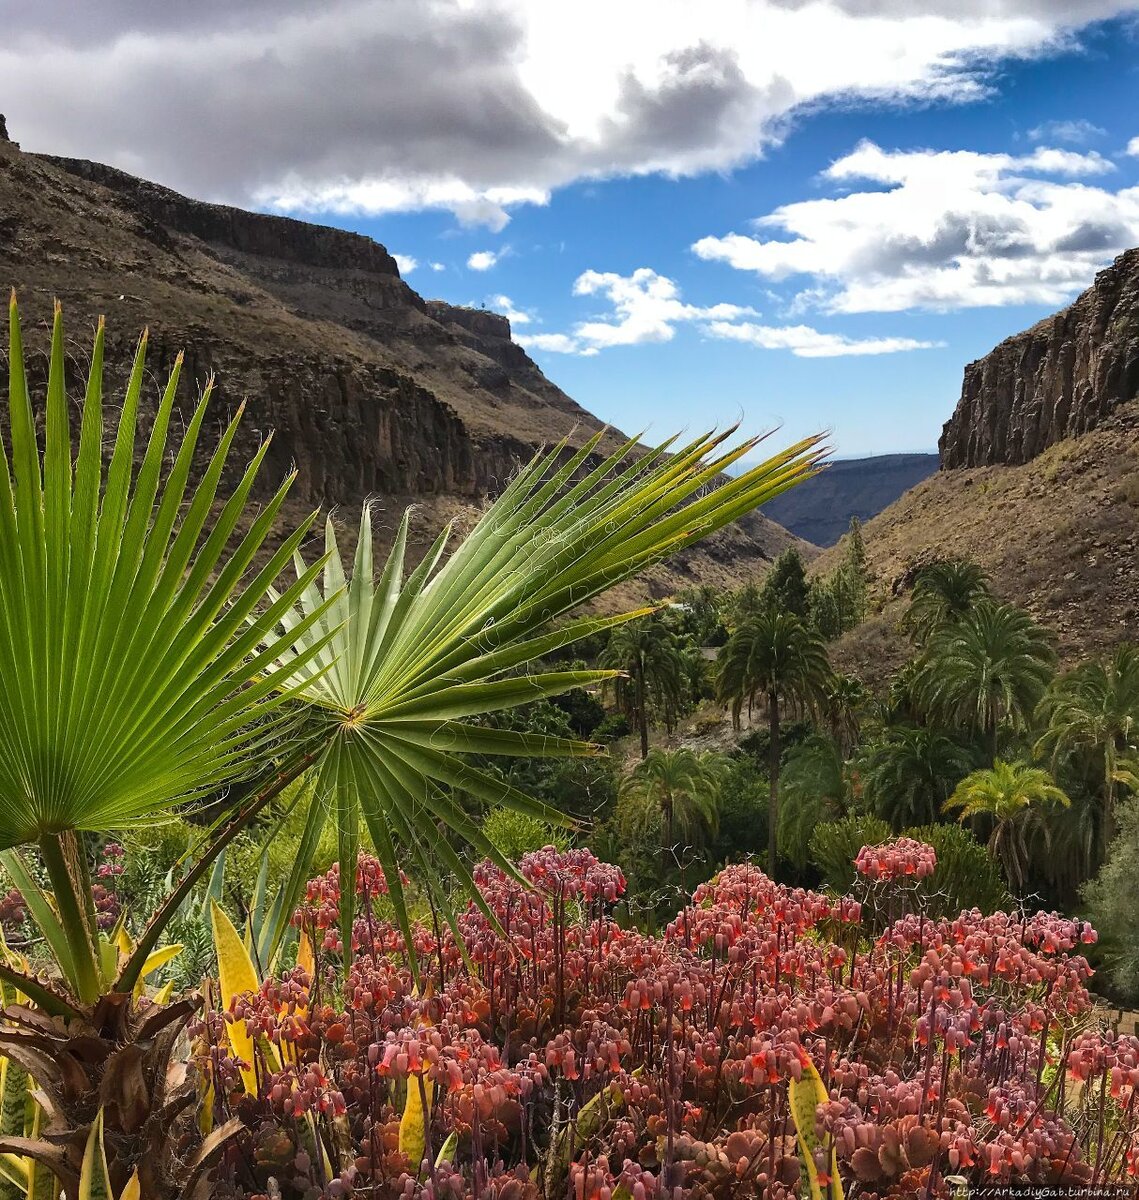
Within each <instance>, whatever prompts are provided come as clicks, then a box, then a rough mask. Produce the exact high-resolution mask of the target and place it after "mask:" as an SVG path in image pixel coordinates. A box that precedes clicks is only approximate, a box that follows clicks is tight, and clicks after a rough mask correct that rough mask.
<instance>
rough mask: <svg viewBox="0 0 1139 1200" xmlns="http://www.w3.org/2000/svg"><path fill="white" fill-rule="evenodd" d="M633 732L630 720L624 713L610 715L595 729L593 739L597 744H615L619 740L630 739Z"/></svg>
mask: <svg viewBox="0 0 1139 1200" xmlns="http://www.w3.org/2000/svg"><path fill="white" fill-rule="evenodd" d="M631 731H632V726H631V725H630V724H629V718H628V717H627V716H625V714H624V713H610V714H609V715H608V716H607V717H605V718H604V719H603V720H602V721H600V722H599V723H598V724H597V725H596V726H595V727H594V730H593V734H592V738H593V740H594V741H595V742H615V741H616V740H617V739H618V738H623V737H628V736H629V733H630V732H631Z"/></svg>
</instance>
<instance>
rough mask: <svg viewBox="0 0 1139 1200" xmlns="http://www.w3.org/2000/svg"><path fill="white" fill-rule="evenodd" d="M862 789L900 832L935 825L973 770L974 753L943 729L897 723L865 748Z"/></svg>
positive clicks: (896, 831)
mask: <svg viewBox="0 0 1139 1200" xmlns="http://www.w3.org/2000/svg"><path fill="white" fill-rule="evenodd" d="M859 768H860V774H859V778H860V780H861V783H862V794H863V796H864V797H865V798H866V800H867V801H868V802H869V803H870V804H871V805H872V806H873V808H874V810H875V811H876V812H877V813H878V815H879V816H880V817H882V818H884V819H885V820H887V821H889V822H890V824H891V826H892V827H893V829H894V832H895V833H900V832H901V831H902V830H903V829H907V828H909V827H910V826H911V825H927V824H933V823H934V822H935V821H936V820H937V819H938V816H939V814H940V813H941V810H942V806H943V805H944V804H945V802H946V800H947V799H948V798H949V796H950V795H951V794H952V792H953V789H954V788H955V787H956V786H957V784H958V783H959V782H960V781H961V780H962V779H963V778H964V777H965V776H966V775H968V774H969V772H970V770H972V768H973V762H972V761H971V757H970V755H969V752H968V751H967V750H966V749H965V748H964V747H962V746H961V745H960V744H959V743H958V742H956V741H954V740H953V738H951V737H949V736H948V735H947V734H945V733H943V732H942V731H940V730H937V729H932V728H929V727H926V726H906V725H902V726H896V727H894V728H891V729H887V730H885V731H884V732H883V733H882V735H881V736H880V737H878V738H877V739H875V740H874V741H873V742H870V743H869V744H867V745H866V746H864V747H863V752H862V754H861V756H860V760H859Z"/></svg>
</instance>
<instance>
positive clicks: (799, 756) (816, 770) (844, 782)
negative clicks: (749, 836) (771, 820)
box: [778, 733, 851, 870]
mask: <svg viewBox="0 0 1139 1200" xmlns="http://www.w3.org/2000/svg"><path fill="white" fill-rule="evenodd" d="M782 790H783V795H782V797H781V802H780V805H779V831H778V837H779V852H780V853H781V854H782V855H783V857H784V858H786V859H788V860H789V861H790V862H792V863H794V864H795V866H796V867H798V868H799V869H800V870H802V868H803V867H805V866H806V865H807V862H808V861H809V846H810V841H811V835H812V833H814V831H815V829H816V827H817V826H819V825H820V824H822V823H823V822H825V821H837V820H838V819H839V818H840V817H844V816H846V811H847V808H848V806H849V804H850V798H851V780H850V774H849V771H848V769H847V764H846V762H845V760H844V759H843V755H842V749H841V747H840V746H839V745H838V743H837V742H835V740H834V739H833V738H830V737H827V736H826V735H825V734H821V733H816V734H812V735H811V736H810V737H809V738H807V740H806V741H805V742H801V743H800V744H799V745H798V746H796V747H795V748H794V749H793V750H791V751H790V752H789V753H788V755H787V757H786V759H785V760H784V763H783V771H782Z"/></svg>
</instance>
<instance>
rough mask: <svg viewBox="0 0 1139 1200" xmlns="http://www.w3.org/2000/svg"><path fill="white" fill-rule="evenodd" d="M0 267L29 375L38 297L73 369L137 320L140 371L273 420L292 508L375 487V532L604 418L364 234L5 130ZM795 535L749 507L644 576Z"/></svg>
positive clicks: (750, 566)
mask: <svg viewBox="0 0 1139 1200" xmlns="http://www.w3.org/2000/svg"><path fill="white" fill-rule="evenodd" d="M0 285H4V286H7V285H11V286H14V287H16V289H17V291H18V292H19V294H20V298H21V308H22V311H23V314H24V317H25V321H26V322H28V324H29V328H28V330H27V340H28V342H29V346H30V347H31V350H32V362H31V370H32V371H33V373H37V372H38V373H41V374H42V371H43V369H44V365H45V363H44V358H43V355H42V350H43V348H44V346H45V343H46V335H47V322H48V319H49V317H50V312H51V301H52V298H53V297H58V298H59V299H60V300H61V301H62V303H63V305H64V312H65V318H66V321H67V326H68V330H69V334H70V337H71V338H72V339H74V343H75V345H76V350H77V353H75V354H74V355H73V356H72V357H73V360H74V369H75V375H76V381H77V382H78V377H79V375H80V374H81V373H82V370H83V357H84V354H83V351H82V346H81V343H83V342H87V341H88V339H89V336H90V333H89V331H90V330H91V328H92V326H93V323H94V321H95V319H96V317H97V316H98V315H99V314H105V315H106V317H107V329H108V364H109V373H110V376H111V384H112V385H113V386H114V385H121V383H122V381H123V379H124V376H125V372H126V368H127V364H128V363H129V359H130V356H131V353H132V351H133V348H134V341H135V338H136V337H137V334H138V331H139V330H140V329H141V328H142V327H143V326H144V325H149V327H150V354H149V358H148V364H149V366H150V368H151V369H152V371H153V373H154V376H155V383H156V382H157V378H158V377H160V376H162V375H163V374H164V373H165V371H166V370H167V369H168V368H169V365H170V363H171V362H172V361H173V358H174V355H175V354H176V353H177V351H178V350H179V349H184V350H185V353H186V366H185V370H184V375H183V379H184V381H185V382H184V383H183V387H182V401H183V403H184V404H188V402H189V401H191V400H192V399H193V398H194V396H195V395H196V394H197V392H198V391H199V390H200V389H201V387H202V386H203V385H204V382H205V380H206V379H207V378H208V377H209V376H211V375H213V376H216V380H217V385H216V390H215V397H216V398H215V402H214V410H213V411H214V413H215V414H216V421H217V422H218V423H219V424H220V422H221V421H222V420H223V419H224V418H225V417H226V415H227V414H228V413H230V412H232V411H233V409H235V408H236V406H237V404H238V403H239V402H242V401H244V402H245V403H246V407H247V415H246V417H245V420H244V421H243V425H242V432H241V435H240V437H241V438H242V439H243V443H242V444H239V446H238V450H239V451H240V452H243V453H244V454H248V453H249V452H251V450H252V448H253V447H254V445H256V444H257V443H258V442H259V441H260V440H261V439H262V438H263V437H264V435H265V434H266V433H267V432H268V431H269V430H273V431H274V441H273V446H272V449H271V452H270V457H269V459H268V461H267V468H268V469H267V470H266V471H265V472H264V473H263V479H264V482H265V484H266V486H268V485H270V484H274V485H275V483H276V481H277V480H279V478H280V477H281V475H282V474H283V473H284V472H285V471H286V470H287V469H288V468H289V466H290V465H292V464H295V465H296V467H297V469H298V472H299V475H298V480H297V483H296V485H295V487H294V489H293V492H292V493H291V504H292V505H293V506H294V509H295V508H296V507H298V506H302V505H303V506H306V507H309V508H311V507H313V506H316V505H322V506H327V507H335V506H337V505H343V506H353V507H354V506H356V505H358V504H359V503H360V502H361V501H362V500H364V499H365V498H366V497H378V499H379V501H380V510H381V511H380V512H379V513H378V518H377V519H378V522H379V526H380V528H381V530H382V529H383V528H384V527H385V525H386V526H389V527H390V526H391V525H392V524H393V523H394V521H395V519H396V514H397V513H398V512H399V511H401V510H402V508H403V507H404V506H405V505H406V504H407V503H409V502H414V503H416V504H418V505H419V507H420V532H419V536H418V538H417V540H418V541H422V540H425V539H426V538H427V537H428V536H430V535H431V534H432V532H433V531H434V530H435V529H436V528H437V526H438V523H439V522H440V521H441V520H442V519H444V518H450V517H456V516H458V517H459V519H460V521H462V520H465V519H468V518H469V517H470V516H471V515H473V513H474V512H475V511H476V510H477V508H478V506H480V505H481V504H482V502H483V500H484V498H485V497H486V496H488V495H493V494H494V493H495V492H496V491H497V490H498V489H499V488H500V487H501V485H502V483H503V481H504V480H505V479H506V478H507V477H508V476H509V475H510V473H511V472H512V471H513V470H514V469H515V466H516V465H517V463H518V461H519V460H520V459H525V458H528V457H529V456H530V455H531V454H532V453H533V452H534V450H535V448H536V447H538V446H541V445H545V444H548V443H550V442H552V441H555V440H559V439H561V438H564V437H570V439H571V442H576V443H580V441H581V440H582V439H584V438H586V437H588V436H590V435H591V434H592V433H594V432H595V431H596V430H598V429H599V428H600V427H601V426H600V423H599V422H598V421H597V419H596V418H595V417H594V416H592V414H590V413H589V412H587V411H586V410H585V409H584V408H582V407H581V406H580V405H578V404H577V403H575V402H574V401H573V400H572V399H571V398H570V397H569V396H567V395H566V394H565V393H564V392H563V391H561V389H560V388H558V387H557V386H556V385H554V384H553V383H551V382H550V381H549V380H548V379H546V377H545V376H544V375H543V374H542V372H541V371H540V369H539V368H538V366H537V365H536V364H535V363H534V362H533V361H532V360H531V359H530V358H529V356H528V355H527V354H526V352H525V351H524V350H523V349H522V348H521V347H520V346H518V345H517V344H516V343H515V342H513V341H512V340H511V336H510V324H509V322H508V321H507V320H506V319H505V318H504V317H501V316H498V315H497V314H494V313H487V312H483V311H475V310H470V309H462V308H456V307H454V306H452V305H448V304H443V303H441V302H427V301H425V300H424V299H423V298H422V297H420V296H419V295H418V294H417V293H416V292H415V291H414V290H413V289H412V288H411V287H409V286H408V284H407V283H406V282H405V281H404V280H403V279H401V278H400V274H399V270H398V268H397V266H396V263H395V261H394V259H393V258H392V257H391V255H390V254H388V252H387V250H386V249H385V248H384V247H383V246H381V245H379V244H378V243H376V242H374V241H372V240H371V239H370V238H366V237H362V236H360V235H358V234H354V233H349V232H346V231H344V230H339V229H331V228H324V227H320V226H314V225H309V224H306V223H304V222H301V221H294V220H290V219H287V218H283V217H275V216H268V215H265V214H259V213H247V212H242V211H240V210H237V209H233V208H226V207H223V206H219V205H212V204H205V203H202V202H199V201H195V200H191V199H188V198H187V197H185V196H181V195H178V194H177V193H175V192H172V191H170V190H169V189H166V188H162V187H158V186H156V185H154V184H150V183H147V182H146V181H144V180H140V179H136V178H134V177H133V176H130V175H127V174H124V173H123V172H121V171H118V170H115V169H113V168H110V167H105V166H101V165H99V164H96V163H89V162H83V161H77V160H69V159H58V158H48V157H41V156H36V155H33V154H29V153H24V152H21V151H20V150H19V148H18V147H17V145H16V144H15V143H14V142H11V141H7V140H0ZM150 390H151V391H152V392H153V393H155V394H156V393H157V387H156V386H155V387H152V388H151V389H150ZM216 430H217V426H215V428H214V429H213V431H212V435H213V436H216ZM615 437H616V435H615V434H614V435H613V438H615ZM208 440H209V439H207V442H208ZM607 444H612V439H611V441H610V443H607ZM241 457H242V454H241V453H239V454H238V455H235V461H238V460H239V459H240V458H241ZM792 540H793V539H792V538H791V537H790V535H789V534H787V533H786V532H785V531H784V530H782V529H781V528H780V527H779V526H777V525H775V524H774V523H772V522H770V521H768V520H767V519H766V518H764V517H763V516H760V515H756V516H753V517H751V518H748V519H746V520H745V521H743V522H741V523H740V524H739V525H738V526H737V527H735V528H734V529H733V530H731V531H726V532H725V534H723V535H721V536H720V539H719V540H718V541H716V542H714V543H713V544H711V545H709V546H708V547H707V548H704V549H700V548H698V549H697V550H695V551H693V552H691V553H690V555H689V557H687V558H686V559H685V560H683V561H681V562H680V563H678V564H676V565H675V567H674V568H672V569H671V572H670V573H669V574H667V575H658V576H657V577H656V578H655V580H653V581H652V588H653V590H655V591H658V592H659V591H662V590H667V589H668V588H669V587H671V586H672V583H673V582H675V581H677V580H679V579H684V578H687V577H693V578H694V577H701V578H704V577H707V579H708V581H709V582H713V583H715V582H719V583H721V584H728V583H731V582H734V581H735V580H738V579H739V578H742V577H745V576H747V575H749V574H751V573H753V572H754V571H756V570H757V569H762V567H763V565H764V563H765V562H767V561H768V560H769V559H770V558H771V557H773V556H774V555H775V554H777V553H778V552H779V551H780V550H781V549H782V548H783V547H784V546H786V545H787V544H789V543H790V542H791V541H792Z"/></svg>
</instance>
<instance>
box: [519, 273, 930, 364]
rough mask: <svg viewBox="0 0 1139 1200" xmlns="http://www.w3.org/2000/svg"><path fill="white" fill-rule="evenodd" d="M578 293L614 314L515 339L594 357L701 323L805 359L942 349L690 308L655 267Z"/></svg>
mask: <svg viewBox="0 0 1139 1200" xmlns="http://www.w3.org/2000/svg"><path fill="white" fill-rule="evenodd" d="M573 291H574V295H576V296H602V297H604V298H605V299H606V300H608V301H609V305H610V311H609V312H607V313H605V314H602V315H601V316H599V317H598V318H596V319H594V320H589V321H580V322H578V324H576V325H575V326H574V327H573V330H572V332H570V333H538V334H527V335H523V336H521V337H518V338H516V339H515V340H516V341H518V342H520V343H521V344H522V345H523V346H525V347H527V348H528V349H531V350H539V351H545V352H547V353H552V354H577V355H584V356H592V355H596V354H599V353H600V352H601V351H602V350H608V349H610V348H612V347H614V346H640V345H645V344H647V343H653V342H668V341H671V340H672V338H673V337H674V336H675V334H676V327H677V326H678V325H682V324H693V323H695V324H697V325H698V327H699V328H700V330H701V331H702V332H703V333H704V334H705V335H706V336H708V337H711V338H719V339H723V340H731V341H737V342H746V343H748V344H749V345H753V346H759V347H761V348H763V349H766V350H790V351H791V352H792V353H793V354H795V355H798V356H799V357H801V358H834V357H837V356H838V355H842V354H892V353H895V352H897V351H900V350H924V349H928V348H929V347H931V346H933V345H939V344H940V343H933V342H919V341H915V340H914V339H912V338H897V337H875V338H851V337H846V336H844V335H842V334H836V333H822V332H820V331H819V330H816V329H811V328H809V327H808V326H806V325H791V326H778V325H761V324H759V323H758V322H754V321H748V320H745V319H744V318H747V317H756V316H758V315H759V314H758V313H756V311H755V310H754V309H753V308H748V307H745V306H743V305H739V304H711V305H707V306H701V305H697V304H688V303H686V302H685V301H684V300H683V299H681V294H680V289H679V287H678V286H677V285H676V282H675V281H674V280H672V279H669V278H668V276H667V275H660V274H658V273H657V272H656V271H653V270H652V269H650V268H649V267H640V268H638V269H637V270H636V271H634V272H633V273H632V274H631V275H618V274H616V273H614V272H611V271H585V272H583V273H582V274H581V275H579V276H578V278H577V280H576V282H575V283H574V287H573ZM498 299H500V300H506V297H505V296H502V297H498Z"/></svg>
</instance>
